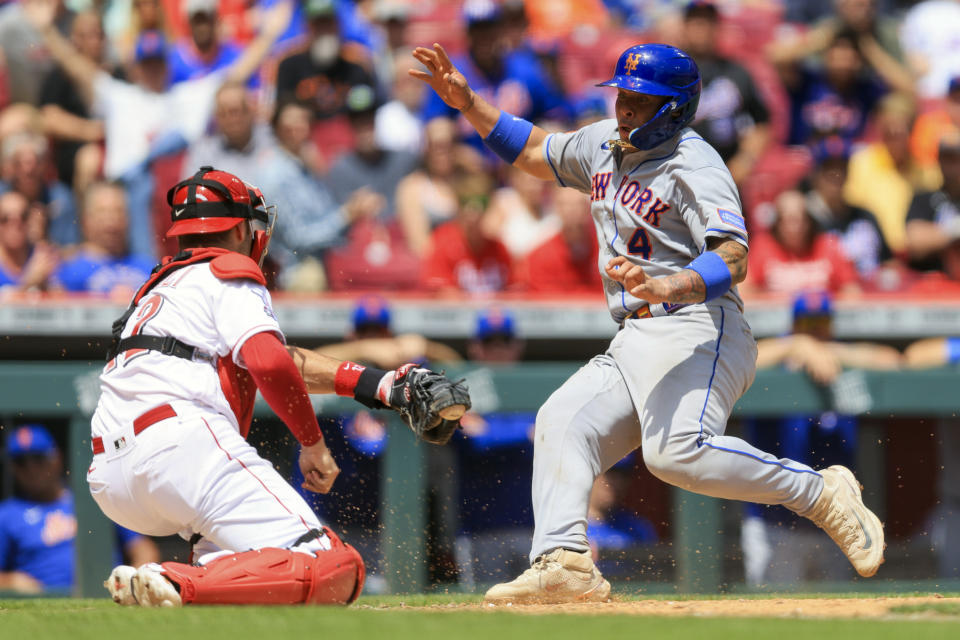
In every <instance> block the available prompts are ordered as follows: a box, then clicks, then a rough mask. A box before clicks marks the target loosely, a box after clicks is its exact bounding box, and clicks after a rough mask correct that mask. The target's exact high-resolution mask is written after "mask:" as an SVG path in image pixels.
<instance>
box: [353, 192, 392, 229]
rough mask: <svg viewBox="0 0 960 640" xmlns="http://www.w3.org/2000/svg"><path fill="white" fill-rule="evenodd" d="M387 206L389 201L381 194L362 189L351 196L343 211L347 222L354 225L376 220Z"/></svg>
mask: <svg viewBox="0 0 960 640" xmlns="http://www.w3.org/2000/svg"><path fill="white" fill-rule="evenodd" d="M386 206H387V201H386V199H385V198H384V197H383V196H382V195H381V194H379V193H377V192H376V191H373V190H372V189H369V188H367V187H360V188H359V189H357V190H356V191H354V192H353V193H351V194H350V197H349V198H348V199H347V201H346V202H345V203H344V205H343V209H344V211H345V212H346V218H347V221H348V222H350V223H351V224H352V223H354V222H356V221H357V220H367V219H372V218H376V217H377V216H379V215H380V212H381V211H383V209H384V208H385V207H386Z"/></svg>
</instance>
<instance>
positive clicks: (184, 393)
mask: <svg viewBox="0 0 960 640" xmlns="http://www.w3.org/2000/svg"><path fill="white" fill-rule="evenodd" d="M262 331H271V332H273V333H274V334H276V335H277V337H278V338H280V340H283V339H284V338H283V333H281V331H280V326H279V324H278V323H277V319H276V317H275V316H274V313H273V306H272V302H271V299H270V293H269V292H268V291H267V289H266V287H264V286H262V285H260V284H258V283H256V282H253V281H251V280H220V279H219V278H217V277H216V276H215V275H213V273H212V272H211V271H210V264H209V263H206V262H201V263H197V264H193V265H190V266H187V267H183V268H181V269H178V270H176V271H173V272H172V273H170V275H168V276H167V277H166V278H164V279H163V280H162V281H161V282H160V283H158V284H157V285H156V286H155V287H154V288H153V289H151V290H150V291H149V292H148V293H147V294H146V295H145V296H144V297H143V299H141V300H140V302H139V304H138V305H137V308H136V310H135V311H134V312H133V315H132V316H130V319H129V320H128V321H127V325H126V327H125V328H124V331H123V336H122V337H124V338H126V337H128V336H131V335H135V334H144V335H152V336H162V337H166V336H173V337H175V338H178V339H179V340H182V341H183V342H185V343H187V344H189V345H192V346H194V347H199V348H200V349H202V350H203V351H205V352H206V353H208V354H210V355H212V356H214V357H215V359H219V358H228V357H229V358H232V359H233V361H234V362H235V363H236V364H237V365H239V366H241V367H242V366H243V362H242V358H241V355H240V348H241V347H242V346H243V344H244V343H245V342H246V341H247V340H248V339H249V338H250V337H252V336H254V335H256V334H258V333H260V332H262ZM100 388H101V395H100V402H99V403H98V405H97V411H96V413H95V414H94V416H93V421H92V422H93V429H92V431H93V435H94V436H99V435H103V434H104V433H107V432H112V431H115V430H117V429H119V428H121V427H123V426H125V425H128V424H130V423H131V421H132V420H134V419H135V418H136V417H138V416H139V415H141V414H142V413H143V412H145V411H147V410H149V409H152V408H154V407H156V406H159V405H162V404H165V403H170V404H172V405H174V406H175V407H178V409H177V411H178V413H182V412H183V410H184V409H185V408H195V409H196V411H197V412H211V413H218V414H221V415H223V416H225V417H227V418H228V419H229V420H231V421H232V422H233V425H234V427H235V428H237V429H239V426H238V424H237V419H236V417H235V415H234V413H233V411H232V410H231V408H230V403H229V402H228V400H227V398H226V396H225V395H224V393H223V390H222V388H221V384H220V378H219V374H218V368H217V366H216V365H215V364H211V363H209V362H202V361H190V360H186V359H184V358H178V357H175V356H168V355H163V354H161V353H158V352H156V351H146V350H130V351H126V352H124V353H121V354H120V355H118V356H117V357H116V358H114V359H113V360H111V361H110V362H108V363H107V365H106V366H105V367H104V369H103V373H102V374H101V375H100Z"/></svg>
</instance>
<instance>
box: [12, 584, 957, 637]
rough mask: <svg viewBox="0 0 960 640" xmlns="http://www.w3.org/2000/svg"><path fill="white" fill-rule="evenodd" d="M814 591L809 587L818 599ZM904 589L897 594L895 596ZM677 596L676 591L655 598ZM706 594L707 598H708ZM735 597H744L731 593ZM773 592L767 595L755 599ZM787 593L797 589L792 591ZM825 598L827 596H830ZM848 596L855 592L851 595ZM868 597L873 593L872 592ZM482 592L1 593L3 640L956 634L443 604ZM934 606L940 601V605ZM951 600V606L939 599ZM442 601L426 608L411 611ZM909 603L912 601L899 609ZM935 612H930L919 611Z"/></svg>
mask: <svg viewBox="0 0 960 640" xmlns="http://www.w3.org/2000/svg"><path fill="white" fill-rule="evenodd" d="M815 595H816V594H808V597H815ZM901 595H902V594H901ZM661 597H662V598H664V599H670V600H677V599H680V596H661ZM711 597H713V596H711ZM733 597H742V596H733ZM760 597H763V598H767V597H779V596H776V595H769V594H765V595H763V596H760ZM790 597H794V596H792V595H791V596H790ZM831 597H832V596H831ZM848 597H856V595H855V594H848ZM871 597H872V594H871ZM477 601H479V596H464V595H460V594H450V595H413V596H372V597H366V598H362V599H361V600H360V601H359V602H358V603H357V605H355V606H353V607H351V608H349V609H343V608H333V607H270V608H267V607H192V608H191V607H186V608H183V609H166V610H156V609H138V608H122V607H118V606H116V605H114V604H113V603H112V602H110V601H108V600H106V599H100V600H80V599H76V600H72V599H57V600H53V599H50V600H47V599H30V600H0V638H2V639H3V640H7V639H9V640H14V639H17V640H46V639H47V638H51V639H53V638H55V639H56V640H86V639H88V638H89V639H90V640H118V639H126V638H130V639H132V640H153V639H156V640H192V639H194V638H196V639H198V640H239V639H245V638H251V639H257V640H273V639H274V638H280V639H282V640H297V639H301V638H302V639H308V640H312V639H314V638H316V639H318V640H320V639H322V640H333V639H335V640H348V639H350V640H366V639H367V638H370V639H373V638H387V639H388V640H408V639H409V640H433V639H434V638H436V639H438V640H446V639H461V638H463V639H465V640H470V639H473V638H476V639H478V640H507V639H510V638H524V639H528V640H555V639H557V638H577V639H578V640H588V639H589V640H593V639H596V640H615V639H616V638H643V639H644V640H648V639H649V640H653V639H659V638H664V639H669V640H687V639H689V640H703V639H705V638H709V640H718V639H725V638H731V639H733V638H735V639H736V640H744V639H745V638H750V637H761V638H776V640H787V639H792V638H802V639H804V640H811V639H815V640H833V639H835V638H836V639H841V638H842V639H843V640H855V639H857V638H866V639H868V640H887V639H890V640H895V639H896V640H901V639H903V638H909V640H922V639H926V638H944V639H946V638H950V639H956V638H958V637H960V623H958V622H957V621H952V620H951V619H950V617H948V615H953V614H956V610H955V606H954V607H944V608H943V610H939V609H937V608H936V605H934V607H933V608H925V609H923V611H914V610H909V611H904V612H903V613H904V614H916V613H920V614H921V616H919V617H916V618H910V619H895V620H883V621H879V620H878V621H873V620H827V621H817V620H796V619H737V618H730V619H728V618H696V617H690V618H654V617H642V618H641V617H636V616H629V615H617V614H614V615H574V614H558V615H525V614H518V613H514V612H511V611H504V610H496V611H491V610H466V611H464V610H460V611H458V610H455V609H453V608H452V607H451V608H447V607H444V606H443V605H447V604H456V603H462V602H477ZM937 604H940V603H937ZM943 604H945V605H953V604H954V603H943ZM425 605H440V606H437V607H434V608H430V609H412V608H411V607H423V606H425ZM904 609H910V607H904ZM930 611H932V612H933V613H934V614H936V615H937V618H936V619H929V618H927V617H925V616H924V615H923V614H925V613H928V612H930Z"/></svg>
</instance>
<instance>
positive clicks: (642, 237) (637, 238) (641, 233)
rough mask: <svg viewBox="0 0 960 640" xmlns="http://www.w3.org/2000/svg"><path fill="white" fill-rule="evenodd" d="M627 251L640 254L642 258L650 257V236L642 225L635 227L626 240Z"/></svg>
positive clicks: (636, 254) (647, 258)
mask: <svg viewBox="0 0 960 640" xmlns="http://www.w3.org/2000/svg"><path fill="white" fill-rule="evenodd" d="M627 251H629V252H630V255H632V256H640V257H641V258H643V259H644V260H649V259H650V252H651V251H652V247H651V246H650V238H649V237H648V236H647V232H646V231H645V230H644V229H643V227H637V230H636V231H634V232H633V235H632V236H630V240H629V241H628V242H627Z"/></svg>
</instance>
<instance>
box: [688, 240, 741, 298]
mask: <svg viewBox="0 0 960 640" xmlns="http://www.w3.org/2000/svg"><path fill="white" fill-rule="evenodd" d="M685 268H687V269H690V270H691V271H696V272H697V273H699V274H700V277H701V278H703V283H704V284H705V285H707V297H706V299H705V300H704V302H707V301H709V300H713V299H714V298H719V297H720V296H722V295H723V294H725V293H726V292H727V291H730V286H731V285H732V284H733V277H732V276H731V275H730V267H728V266H727V263H726V262H724V261H723V258H721V257H720V256H718V255H717V254H715V253H714V252H712V251H704V252H703V253H702V254H700V255H699V256H697V257H696V258H694V260H693V262H691V263H690V264H688V265H687V266H686V267H685Z"/></svg>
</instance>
